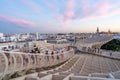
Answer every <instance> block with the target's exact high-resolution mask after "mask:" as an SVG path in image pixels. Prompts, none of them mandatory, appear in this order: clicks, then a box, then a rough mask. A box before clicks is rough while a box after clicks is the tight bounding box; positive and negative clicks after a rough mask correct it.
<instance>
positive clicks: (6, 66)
mask: <svg viewBox="0 0 120 80" xmlns="http://www.w3.org/2000/svg"><path fill="white" fill-rule="evenodd" d="M1 54H2V55H3V56H4V59H5V70H4V72H3V75H2V77H1V79H2V78H3V77H4V76H5V74H7V70H8V59H7V56H6V55H5V54H4V52H1Z"/></svg>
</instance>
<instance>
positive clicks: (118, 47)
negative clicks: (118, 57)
mask: <svg viewBox="0 0 120 80" xmlns="http://www.w3.org/2000/svg"><path fill="white" fill-rule="evenodd" d="M101 49H106V50H113V51H120V40H118V39H113V40H111V41H109V42H108V43H106V44H104V45H103V46H101Z"/></svg>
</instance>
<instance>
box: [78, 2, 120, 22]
mask: <svg viewBox="0 0 120 80" xmlns="http://www.w3.org/2000/svg"><path fill="white" fill-rule="evenodd" d="M81 1H82V0H81ZM84 4H87V6H84ZM82 5H83V6H82V12H81V13H83V16H82V18H80V21H88V20H95V19H98V18H104V17H109V16H112V15H116V14H120V9H118V10H116V9H115V10H114V11H110V10H111V9H113V8H115V7H116V6H118V5H116V4H110V3H109V0H105V1H104V2H97V4H96V5H95V6H88V5H90V2H89V1H88V2H87V3H84V1H82ZM78 17H79V15H78V16H77V18H78Z"/></svg>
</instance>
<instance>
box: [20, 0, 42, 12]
mask: <svg viewBox="0 0 120 80" xmlns="http://www.w3.org/2000/svg"><path fill="white" fill-rule="evenodd" d="M21 1H22V2H23V3H24V4H25V5H26V6H27V7H28V8H30V9H32V10H33V12H36V13H40V6H39V5H37V4H36V3H35V2H33V1H32V0H21Z"/></svg>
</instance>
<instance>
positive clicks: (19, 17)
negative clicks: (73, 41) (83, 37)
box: [0, 0, 120, 33]
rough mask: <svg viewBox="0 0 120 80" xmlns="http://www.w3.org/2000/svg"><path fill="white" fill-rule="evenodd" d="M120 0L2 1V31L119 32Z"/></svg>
mask: <svg viewBox="0 0 120 80" xmlns="http://www.w3.org/2000/svg"><path fill="white" fill-rule="evenodd" d="M119 21H120V0H10V1H8V0H1V1H0V32H3V33H26V32H40V33H59V32H64V33H66V32H76V33H77V32H95V31H96V28H97V27H99V30H100V31H108V30H109V29H110V30H111V31H113V32H120V23H119Z"/></svg>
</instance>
